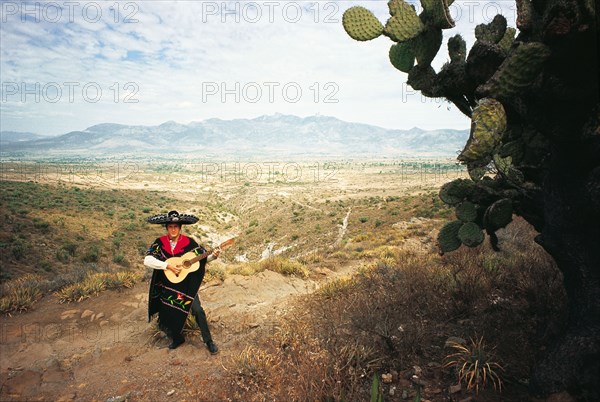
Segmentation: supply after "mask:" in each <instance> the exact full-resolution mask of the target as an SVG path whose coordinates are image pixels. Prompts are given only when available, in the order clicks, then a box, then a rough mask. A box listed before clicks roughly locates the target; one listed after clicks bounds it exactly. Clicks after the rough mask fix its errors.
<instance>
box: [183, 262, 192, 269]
mask: <svg viewBox="0 0 600 402" xmlns="http://www.w3.org/2000/svg"><path fill="white" fill-rule="evenodd" d="M190 265H192V264H190V262H189V261H188V260H185V261H184V262H183V266H184V267H186V268H189V267H190Z"/></svg>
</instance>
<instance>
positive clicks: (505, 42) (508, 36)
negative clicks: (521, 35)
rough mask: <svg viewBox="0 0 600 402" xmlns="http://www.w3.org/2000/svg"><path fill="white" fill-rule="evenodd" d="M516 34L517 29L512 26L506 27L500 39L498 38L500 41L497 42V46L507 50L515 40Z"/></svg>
mask: <svg viewBox="0 0 600 402" xmlns="http://www.w3.org/2000/svg"><path fill="white" fill-rule="evenodd" d="M516 34H517V30H516V29H514V28H513V27H508V28H506V33H505V34H504V36H503V37H502V39H500V42H498V46H500V47H501V48H502V49H503V50H505V51H506V52H508V51H509V49H510V47H511V46H512V44H513V42H514V41H515V35H516Z"/></svg>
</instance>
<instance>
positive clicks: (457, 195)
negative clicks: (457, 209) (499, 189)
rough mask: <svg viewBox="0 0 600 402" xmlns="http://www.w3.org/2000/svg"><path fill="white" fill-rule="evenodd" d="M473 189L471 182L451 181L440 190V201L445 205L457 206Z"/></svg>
mask: <svg viewBox="0 0 600 402" xmlns="http://www.w3.org/2000/svg"><path fill="white" fill-rule="evenodd" d="M474 187H475V184H474V183H473V182H472V181H471V180H467V179H456V180H452V181H451V182H448V183H446V184H444V185H443V186H442V188H441V189H440V199H441V200H442V201H444V202H445V203H446V204H449V205H457V204H459V203H461V202H462V201H464V200H465V199H466V198H467V197H469V196H470V195H471V193H472V192H473V188H474Z"/></svg>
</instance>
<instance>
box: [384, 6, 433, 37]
mask: <svg viewBox="0 0 600 402" xmlns="http://www.w3.org/2000/svg"><path fill="white" fill-rule="evenodd" d="M391 3H393V6H392V5H390V12H392V10H393V15H392V17H391V18H390V19H389V20H388V22H387V23H386V24H385V29H384V33H385V34H386V35H387V36H389V37H390V39H392V40H393V41H395V42H404V41H405V40H409V39H412V38H414V37H415V36H417V35H419V34H420V33H421V32H423V30H424V29H425V25H424V24H423V22H422V21H421V20H420V19H419V17H418V16H417V13H416V11H415V9H414V8H413V7H412V6H410V5H409V4H408V3H406V2H405V1H404V0H393V2H391Z"/></svg>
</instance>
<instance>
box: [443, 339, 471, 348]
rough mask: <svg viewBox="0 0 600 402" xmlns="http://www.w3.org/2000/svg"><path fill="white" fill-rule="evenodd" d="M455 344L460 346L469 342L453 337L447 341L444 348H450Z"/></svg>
mask: <svg viewBox="0 0 600 402" xmlns="http://www.w3.org/2000/svg"><path fill="white" fill-rule="evenodd" d="M453 343H458V344H459V345H466V344H467V341H465V340H464V339H463V338H459V337H458V336H451V337H449V338H448V339H446V343H445V344H444V347H447V348H449V347H451V345H452V344H453Z"/></svg>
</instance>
